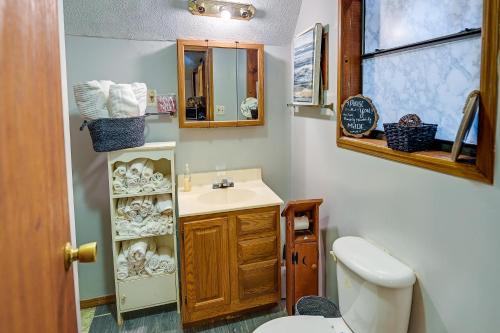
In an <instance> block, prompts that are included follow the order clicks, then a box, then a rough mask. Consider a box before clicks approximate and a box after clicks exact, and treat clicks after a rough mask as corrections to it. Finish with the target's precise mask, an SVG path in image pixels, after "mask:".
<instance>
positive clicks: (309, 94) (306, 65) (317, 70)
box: [293, 23, 323, 105]
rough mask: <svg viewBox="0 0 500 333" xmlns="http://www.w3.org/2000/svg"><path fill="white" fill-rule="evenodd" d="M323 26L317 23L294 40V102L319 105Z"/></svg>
mask: <svg viewBox="0 0 500 333" xmlns="http://www.w3.org/2000/svg"><path fill="white" fill-rule="evenodd" d="M322 38H323V26H322V25H321V23H316V24H315V25H314V26H312V27H311V28H309V29H307V30H306V31H304V32H303V33H301V34H299V35H297V36H296V37H295V38H294V40H293V103H294V104H296V105H318V104H319V101H320V83H321V44H322Z"/></svg>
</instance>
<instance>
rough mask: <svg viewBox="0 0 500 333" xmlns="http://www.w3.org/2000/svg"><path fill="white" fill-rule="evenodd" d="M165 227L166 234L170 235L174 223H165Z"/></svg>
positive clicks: (172, 231)
mask: <svg viewBox="0 0 500 333" xmlns="http://www.w3.org/2000/svg"><path fill="white" fill-rule="evenodd" d="M165 229H166V231H167V234H169V235H172V234H173V233H174V224H173V223H168V224H166V225H165Z"/></svg>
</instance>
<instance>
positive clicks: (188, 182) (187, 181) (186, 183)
mask: <svg viewBox="0 0 500 333" xmlns="http://www.w3.org/2000/svg"><path fill="white" fill-rule="evenodd" d="M183 185H184V192H189V191H191V171H190V170H189V164H187V163H186V168H185V169H184V183H183Z"/></svg>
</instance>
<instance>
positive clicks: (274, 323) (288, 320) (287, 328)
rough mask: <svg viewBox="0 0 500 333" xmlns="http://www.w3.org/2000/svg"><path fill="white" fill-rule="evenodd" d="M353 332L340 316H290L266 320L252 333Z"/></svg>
mask: <svg viewBox="0 0 500 333" xmlns="http://www.w3.org/2000/svg"><path fill="white" fill-rule="evenodd" d="M304 332H307V333H353V332H352V331H351V330H350V329H349V327H348V326H347V325H346V323H345V322H344V320H343V319H342V318H324V317H320V316H290V317H282V318H278V319H274V320H271V321H268V322H267V323H265V324H263V325H261V326H259V327H258V328H257V329H256V330H255V331H254V333H304Z"/></svg>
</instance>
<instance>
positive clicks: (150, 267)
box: [145, 253, 160, 275]
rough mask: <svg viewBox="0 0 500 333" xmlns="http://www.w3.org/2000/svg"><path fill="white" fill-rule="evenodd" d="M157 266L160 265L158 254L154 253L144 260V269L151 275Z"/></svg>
mask: <svg viewBox="0 0 500 333" xmlns="http://www.w3.org/2000/svg"><path fill="white" fill-rule="evenodd" d="M158 267H160V257H159V256H158V254H156V253H154V254H153V255H152V256H151V258H149V259H148V260H147V261H146V266H145V270H146V271H147V272H148V273H149V274H150V275H153V274H154V273H156V270H157V269H158Z"/></svg>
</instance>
